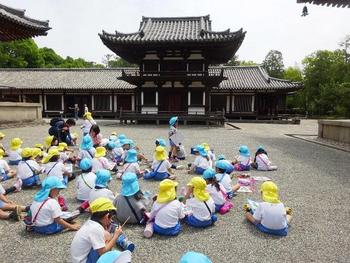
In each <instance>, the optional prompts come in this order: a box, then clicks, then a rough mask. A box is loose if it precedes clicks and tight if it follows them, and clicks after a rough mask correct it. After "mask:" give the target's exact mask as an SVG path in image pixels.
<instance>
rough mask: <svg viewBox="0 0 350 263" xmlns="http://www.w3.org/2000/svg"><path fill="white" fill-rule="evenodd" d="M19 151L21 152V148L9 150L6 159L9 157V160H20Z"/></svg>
mask: <svg viewBox="0 0 350 263" xmlns="http://www.w3.org/2000/svg"><path fill="white" fill-rule="evenodd" d="M21 152H22V149H21V148H19V149H17V150H15V151H13V150H9V152H8V159H9V161H18V160H22V156H21Z"/></svg>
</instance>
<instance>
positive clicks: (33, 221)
mask: <svg viewBox="0 0 350 263" xmlns="http://www.w3.org/2000/svg"><path fill="white" fill-rule="evenodd" d="M49 199H50V198H47V199H45V201H44V202H42V203H41V205H40V207H39V209H38V211H37V212H36V214H35V216H34V218H33V220H32V223H33V224H34V223H35V221H36V219H37V217H38V215H39V212H40V210H41V208H43V206H44V204H45V203H46V202H47V201H48V200H49Z"/></svg>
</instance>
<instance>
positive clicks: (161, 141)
mask: <svg viewBox="0 0 350 263" xmlns="http://www.w3.org/2000/svg"><path fill="white" fill-rule="evenodd" d="M156 142H158V143H159V145H160V146H163V147H166V142H165V140H164V139H161V138H158V139H156Z"/></svg>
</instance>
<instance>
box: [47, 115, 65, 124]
mask: <svg viewBox="0 0 350 263" xmlns="http://www.w3.org/2000/svg"><path fill="white" fill-rule="evenodd" d="M59 121H63V122H64V119H62V118H61V117H55V118H52V119H51V121H50V126H55V125H56V123H57V122H59Z"/></svg>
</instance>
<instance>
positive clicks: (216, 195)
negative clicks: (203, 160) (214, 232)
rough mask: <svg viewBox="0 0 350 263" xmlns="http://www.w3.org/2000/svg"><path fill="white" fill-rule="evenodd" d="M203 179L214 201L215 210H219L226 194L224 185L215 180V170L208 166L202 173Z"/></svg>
mask: <svg viewBox="0 0 350 263" xmlns="http://www.w3.org/2000/svg"><path fill="white" fill-rule="evenodd" d="M203 179H204V180H205V181H206V183H207V188H206V190H207V192H208V193H209V194H210V196H211V198H212V199H213V201H214V203H215V212H219V211H220V209H221V208H222V206H223V205H224V204H225V202H226V198H227V194H226V191H225V189H224V187H223V186H222V185H221V184H220V183H219V182H218V181H217V180H216V178H215V171H214V170H213V169H211V168H208V169H207V170H205V171H204V173H203Z"/></svg>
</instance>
